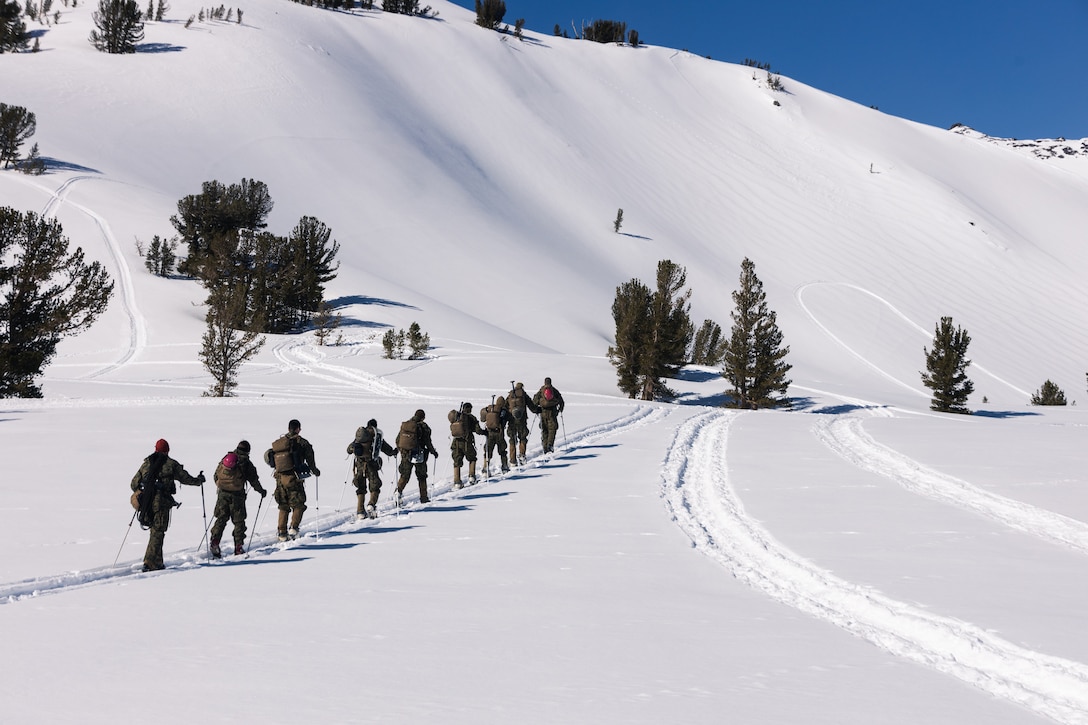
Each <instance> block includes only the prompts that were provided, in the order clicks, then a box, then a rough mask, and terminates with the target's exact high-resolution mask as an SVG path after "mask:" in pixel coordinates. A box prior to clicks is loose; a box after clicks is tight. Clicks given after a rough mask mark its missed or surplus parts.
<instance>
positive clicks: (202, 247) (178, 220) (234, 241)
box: [170, 179, 272, 277]
mask: <svg viewBox="0 0 1088 725" xmlns="http://www.w3.org/2000/svg"><path fill="white" fill-rule="evenodd" d="M271 211H272V197H271V196H270V195H269V193H268V186H267V185H266V184H265V183H264V182H263V181H257V180H255V179H242V180H241V182H239V183H237V184H231V185H229V186H227V185H224V184H222V183H220V182H218V181H205V182H204V183H203V184H202V185H201V191H200V193H199V194H193V195H190V196H186V197H184V198H183V199H181V200H180V201H178V213H177V214H175V215H174V216H171V217H170V223H171V224H173V225H174V228H175V229H176V230H177V231H178V234H179V236H180V238H181V241H182V242H184V243H185V244H186V245H187V246H188V256H187V257H186V259H185V261H184V262H183V263H182V265H181V267H180V269H181V271H182V272H184V273H186V274H191V275H193V276H196V277H200V276H201V268H202V267H203V266H204V265H205V264H207V263H208V262H209V261H211V262H212V263H213V264H214V258H215V257H229V256H230V255H232V254H233V253H234V252H235V251H236V249H237V246H238V243H239V233H240V232H241V231H242V230H250V231H256V230H259V229H264V228H265V227H266V226H267V222H266V219H267V218H268V215H269V213H270V212H271ZM209 257H211V258H212V259H209Z"/></svg>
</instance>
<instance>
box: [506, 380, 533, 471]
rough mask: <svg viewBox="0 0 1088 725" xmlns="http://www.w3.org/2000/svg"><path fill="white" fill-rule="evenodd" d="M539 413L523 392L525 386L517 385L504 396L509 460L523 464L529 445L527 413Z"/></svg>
mask: <svg viewBox="0 0 1088 725" xmlns="http://www.w3.org/2000/svg"><path fill="white" fill-rule="evenodd" d="M526 410H528V411H531V412H533V413H539V412H540V408H538V407H537V406H536V404H535V403H533V401H532V399H531V398H529V395H528V394H527V393H526V392H525V385H524V384H523V383H518V384H517V385H515V386H514V388H513V390H511V391H510V394H509V395H508V396H506V412H507V414H508V417H509V422H508V423H507V426H506V434H507V436H508V437H509V439H510V460H511V461H516V462H518V463H525V447H526V446H527V445H528V443H529V413H528V412H526Z"/></svg>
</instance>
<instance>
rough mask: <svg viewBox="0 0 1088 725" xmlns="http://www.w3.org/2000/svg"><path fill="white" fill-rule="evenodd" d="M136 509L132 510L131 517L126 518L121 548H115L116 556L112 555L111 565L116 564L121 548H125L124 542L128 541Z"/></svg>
mask: <svg viewBox="0 0 1088 725" xmlns="http://www.w3.org/2000/svg"><path fill="white" fill-rule="evenodd" d="M137 513H139V512H138V511H133V512H132V518H131V519H129V520H128V528H127V529H125V538H123V539H121V548H120V549H118V550H117V556H115V557H113V565H114V566H117V560H118V559H120V558H121V549H124V548H125V542H126V541H128V535H129V532H131V531H132V522H133V521H135V520H136V514H137Z"/></svg>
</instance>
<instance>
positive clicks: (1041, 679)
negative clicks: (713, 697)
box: [662, 411, 1088, 724]
mask: <svg viewBox="0 0 1088 725" xmlns="http://www.w3.org/2000/svg"><path fill="white" fill-rule="evenodd" d="M738 415H743V413H738V412H718V411H715V412H708V413H704V414H702V415H697V416H695V417H693V418H691V419H690V420H688V421H685V422H684V423H683V424H682V425H681V426H680V427H679V428H678V430H677V432H676V435H675V438H674V439H673V442H672V445H671V447H670V449H669V451H668V453H667V454H666V457H665V461H664V465H663V468H662V495H663V497H664V498H665V502H666V505H667V507H668V509H669V511H670V513H671V514H672V516H673V518H674V520H675V521H676V522H677V524H678V525H679V526H680V528H681V529H682V530H683V531H684V532H685V533H686V534H687V535H688V536H689V537H690V538H691V540H692V544H693V546H694V547H695V548H696V549H698V550H699V551H700V552H702V553H703V554H705V555H707V556H709V557H710V558H711V559H713V560H715V561H717V562H718V563H720V564H721V565H722V566H723V567H725V569H727V570H728V571H729V572H730V573H732V574H733V576H735V577H736V578H737V579H739V580H741V581H743V582H744V583H746V584H748V585H749V586H751V587H752V588H754V589H756V590H758V591H760V592H763V593H765V594H767V595H768V596H770V597H772V598H774V599H776V600H778V601H780V602H782V603H783V604H786V605H788V606H791V607H794V608H795V609H798V610H800V611H803V612H806V613H808V614H810V615H812V616H815V617H818V618H820V619H823V620H826V621H828V622H831V623H832V624H835V625H836V626H838V627H841V628H842V629H844V630H846V631H847V632H850V633H851V634H854V635H856V636H858V637H861V638H862V639H864V640H866V641H868V642H871V643H873V644H875V645H877V646H878V647H880V648H882V649H884V650H886V651H888V652H890V653H892V654H894V655H896V656H899V657H904V658H906V659H908V660H910V661H912V662H916V663H919V664H922V665H925V666H927V667H931V668H933V669H935V670H937V671H939V672H942V673H945V674H948V675H951V676H953V677H956V678H958V679H960V680H962V681H964V682H966V683H969V684H971V685H973V686H975V687H977V688H979V689H980V690H983V691H984V692H987V693H989V694H991V695H993V696H995V697H1000V698H1003V699H1005V700H1008V701H1010V702H1013V703H1016V704H1018V705H1020V706H1022V707H1025V708H1027V709H1029V710H1031V711H1032V712H1035V713H1038V714H1040V715H1042V716H1045V717H1048V718H1051V719H1053V720H1054V721H1056V722H1059V723H1068V724H1074V723H1080V724H1084V723H1088V666H1085V665H1084V664H1081V663H1079V662H1075V661H1072V660H1066V659H1062V658H1058V657H1053V656H1050V655H1046V654H1042V653H1039V652H1034V651H1032V650H1028V649H1025V648H1023V647H1019V646H1017V645H1014V644H1012V643H1011V642H1008V641H1006V640H1003V639H1001V638H1000V637H996V636H994V635H992V634H990V633H989V632H986V631H985V630H983V629H981V628H979V627H977V626H975V625H973V624H970V623H967V622H963V621H960V620H957V619H953V618H949V617H942V616H939V615H936V614H933V613H930V612H927V611H925V610H923V609H921V608H919V607H915V606H911V605H909V604H906V603H903V602H899V601H895V600H893V599H890V598H888V597H885V596H883V595H881V594H879V593H878V592H875V591H873V590H871V589H869V588H866V587H862V586H858V585H856V584H852V583H850V582H847V581H844V580H842V579H840V578H838V577H836V576H834V575H833V574H831V573H830V572H828V571H826V570H823V569H821V568H819V567H818V566H816V565H815V564H814V563H812V562H810V561H808V560H806V559H804V558H803V557H801V556H799V555H797V554H796V553H794V552H793V551H791V550H790V549H788V548H787V547H785V546H783V545H782V544H781V543H779V542H778V541H776V540H775V539H774V538H773V537H772V536H771V535H770V533H769V532H768V531H766V530H765V529H764V528H763V527H762V526H760V524H759V523H758V522H757V521H756V520H754V519H753V518H751V517H750V516H749V515H748V514H747V513H746V512H745V510H744V506H743V504H742V503H741V501H740V499H739V498H738V497H737V495H736V492H735V491H734V489H733V487H732V486H731V485H730V479H729V468H728V450H727V444H728V440H729V430H730V427H731V425H732V423H733V421H734V420H736V418H737V416H738Z"/></svg>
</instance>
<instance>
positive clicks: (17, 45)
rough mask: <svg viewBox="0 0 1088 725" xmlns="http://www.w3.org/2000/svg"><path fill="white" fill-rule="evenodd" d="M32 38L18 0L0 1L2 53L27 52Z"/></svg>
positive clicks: (0, 48)
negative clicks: (27, 30)
mask: <svg viewBox="0 0 1088 725" xmlns="http://www.w3.org/2000/svg"><path fill="white" fill-rule="evenodd" d="M29 43H30V36H28V35H27V32H26V23H24V22H23V9H22V7H20V6H19V3H18V2H17V0H0V53H6V52H8V51H17V50H26V48H27V45H28V44H29Z"/></svg>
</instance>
